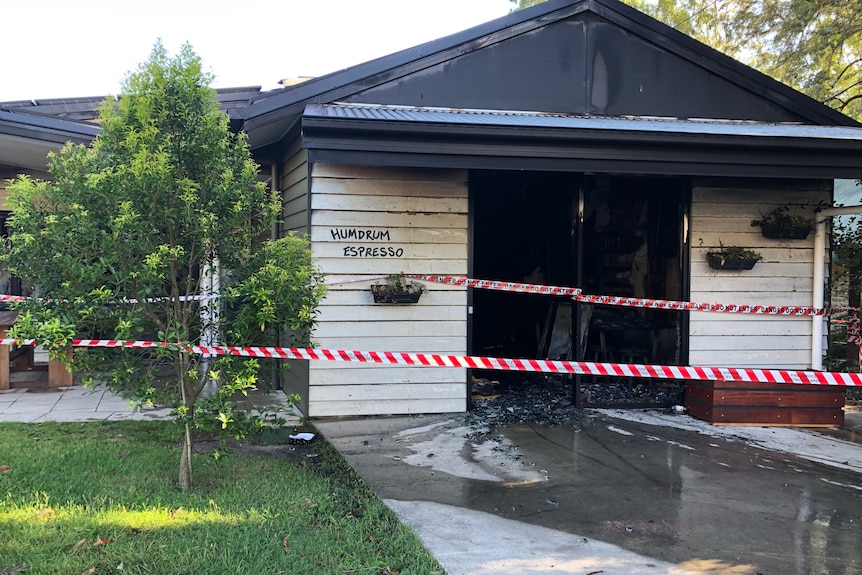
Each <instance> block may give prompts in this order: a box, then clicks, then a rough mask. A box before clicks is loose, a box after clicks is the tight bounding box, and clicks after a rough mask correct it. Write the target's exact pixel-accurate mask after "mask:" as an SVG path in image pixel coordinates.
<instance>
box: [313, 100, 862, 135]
mask: <svg viewBox="0 0 862 575" xmlns="http://www.w3.org/2000/svg"><path fill="white" fill-rule="evenodd" d="M303 117H304V118H313V117H318V118H343V119H352V120H366V121H381V122H414V123H424V124H462V125H473V126H501V127H502V126H509V127H521V128H558V129H566V130H608V131H614V132H651V133H665V134H674V133H676V134H702V135H724V136H746V137H775V138H813V139H825V140H851V141H852V140H855V141H862V128H851V127H846V126H814V125H809V124H797V123H794V124H774V123H772V124H770V123H763V122H753V121H748V120H721V119H708V118H659V117H646V116H614V117H609V116H585V115H568V114H556V113H544V112H521V111H514V110H469V109H459V108H426V107H419V106H391V105H375V104H350V103H335V104H309V105H308V106H306V108H305V113H304V114H303Z"/></svg>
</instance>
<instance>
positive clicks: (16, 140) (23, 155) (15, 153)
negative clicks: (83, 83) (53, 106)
mask: <svg viewBox="0 0 862 575" xmlns="http://www.w3.org/2000/svg"><path fill="white" fill-rule="evenodd" d="M98 132H99V128H98V126H94V125H92V124H87V123H84V122H74V121H69V120H65V119H62V118H55V117H51V116H41V115H32V114H25V113H20V112H11V111H8V110H3V109H2V108H0V164H3V165H5V166H11V167H17V168H29V169H35V170H44V169H45V158H46V157H47V155H48V152H52V151H54V152H55V151H57V150H59V149H60V148H61V147H63V145H64V144H65V143H66V142H74V143H78V144H87V143H89V142H91V141H92V140H93V138H95V137H96V134H98Z"/></svg>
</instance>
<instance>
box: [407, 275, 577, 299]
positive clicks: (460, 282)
mask: <svg viewBox="0 0 862 575" xmlns="http://www.w3.org/2000/svg"><path fill="white" fill-rule="evenodd" d="M404 277H408V278H412V279H416V280H424V281H429V282H435V283H440V284H446V285H451V286H466V287H471V288H479V289H490V290H497V291H510V292H520V293H532V294H541V295H570V296H574V295H577V294H579V293H581V290H580V288H572V287H561V286H547V285H539V284H525V283H516V282H501V281H492V280H477V279H471V278H462V277H453V276H434V275H419V274H404Z"/></svg>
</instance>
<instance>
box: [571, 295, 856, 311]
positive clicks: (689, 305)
mask: <svg viewBox="0 0 862 575" xmlns="http://www.w3.org/2000/svg"><path fill="white" fill-rule="evenodd" d="M575 299H576V300H577V301H579V302H582V303H594V304H606V305H620V306H628V307H643V308H649V309H664V310H675V311H712V312H724V313H752V314H768V315H792V316H821V315H831V314H834V313H841V312H847V311H850V309H851V308H826V309H824V308H817V307H804V306H776V305H750V304H724V303H695V302H686V301H673V300H664V299H649V298H634V297H621V296H604V295H588V294H578V295H576V296H575Z"/></svg>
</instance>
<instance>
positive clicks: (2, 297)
mask: <svg viewBox="0 0 862 575" xmlns="http://www.w3.org/2000/svg"><path fill="white" fill-rule="evenodd" d="M27 299H32V298H28V297H25V296H21V295H8V294H0V302H4V301H24V300H27ZM169 299H170V298H167V297H150V298H147V299H145V300H144V302H145V303H155V302H159V301H168V300H169ZM177 299H178V300H179V301H207V300H211V299H219V295H218V294H208V295H181V296H180V297H179V298H177ZM36 300H37V301H50V300H42V299H40V298H36ZM119 301H120V303H138V301H139V300H137V299H135V298H129V299H125V298H123V299H121V300H119Z"/></svg>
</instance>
